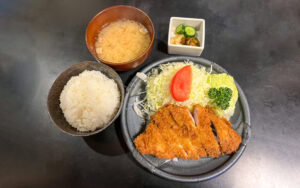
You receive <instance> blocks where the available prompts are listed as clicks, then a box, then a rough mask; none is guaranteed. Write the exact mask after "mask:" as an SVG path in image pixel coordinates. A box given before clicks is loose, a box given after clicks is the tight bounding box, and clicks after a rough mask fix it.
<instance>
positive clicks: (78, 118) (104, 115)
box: [60, 71, 120, 132]
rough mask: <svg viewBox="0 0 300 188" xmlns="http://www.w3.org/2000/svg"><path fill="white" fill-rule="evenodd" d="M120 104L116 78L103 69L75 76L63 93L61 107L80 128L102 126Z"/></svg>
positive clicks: (92, 129)
mask: <svg viewBox="0 0 300 188" xmlns="http://www.w3.org/2000/svg"><path fill="white" fill-rule="evenodd" d="M119 104H120V92H119V89H118V86H117V84H116V82H115V81H114V80H112V79H109V78H108V77H106V76H105V75H104V74H102V73H101V72H99V71H84V72H82V73H81V74H79V75H78V76H73V77H72V78H71V79H70V80H69V81H68V83H67V84H66V85H65V87H64V89H63V91H62V92H61V95H60V108H61V109H62V111H63V113H64V116H65V118H66V120H67V121H68V123H69V124H70V125H71V126H72V127H74V128H76V129H77V130H79V131H82V132H84V131H94V130H96V129H98V128H102V127H103V126H104V125H105V124H107V123H108V122H109V121H110V120H111V119H112V118H113V116H114V114H115V112H116V110H117V109H118V106H119Z"/></svg>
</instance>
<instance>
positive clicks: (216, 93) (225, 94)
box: [208, 87, 232, 110]
mask: <svg viewBox="0 0 300 188" xmlns="http://www.w3.org/2000/svg"><path fill="white" fill-rule="evenodd" d="M208 96H209V98H211V99H214V100H213V102H212V103H216V105H217V106H218V107H220V108H221V109H222V110H226V109H227V108H228V107H229V101H230V100H231V97H232V90H231V89H230V88H228V87H220V88H219V89H217V88H211V89H210V90H209V91H208Z"/></svg>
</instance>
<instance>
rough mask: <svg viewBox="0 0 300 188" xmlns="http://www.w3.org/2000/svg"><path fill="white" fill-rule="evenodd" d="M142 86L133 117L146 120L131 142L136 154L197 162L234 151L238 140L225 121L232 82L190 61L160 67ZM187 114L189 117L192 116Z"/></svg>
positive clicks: (234, 96)
mask: <svg viewBox="0 0 300 188" xmlns="http://www.w3.org/2000/svg"><path fill="white" fill-rule="evenodd" d="M159 69H160V70H161V71H160V72H158V69H153V70H152V72H151V73H150V75H148V76H147V75H146V76H144V77H143V79H144V80H145V81H146V95H145V98H144V99H143V100H144V101H143V103H141V102H140V101H137V103H139V104H140V106H141V108H142V109H137V108H135V110H136V111H137V114H139V115H141V114H142V113H145V114H146V115H149V116H151V118H150V121H149V123H148V125H147V128H146V130H145V132H144V133H142V134H140V135H139V136H138V137H137V138H136V139H135V140H134V143H135V145H136V147H137V149H138V151H139V152H141V153H142V154H152V155H155V156H156V157H159V158H167V159H173V158H174V157H179V158H183V159H196V160H197V159H199V158H200V157H219V156H220V155H221V154H231V153H233V152H235V151H236V150H237V149H238V147H239V145H240V143H241V137H240V135H239V134H237V133H236V132H235V130H234V129H232V125H231V123H230V122H229V121H228V119H229V118H230V117H231V116H232V115H233V113H234V109H235V104H236V102H237V99H238V90H237V88H236V86H235V83H234V79H233V78H232V76H230V75H228V74H225V73H223V74H211V73H209V72H207V71H206V70H205V68H204V67H200V66H198V65H195V64H193V63H192V62H189V61H187V62H177V63H169V64H163V65H160V67H159ZM192 114H193V115H192Z"/></svg>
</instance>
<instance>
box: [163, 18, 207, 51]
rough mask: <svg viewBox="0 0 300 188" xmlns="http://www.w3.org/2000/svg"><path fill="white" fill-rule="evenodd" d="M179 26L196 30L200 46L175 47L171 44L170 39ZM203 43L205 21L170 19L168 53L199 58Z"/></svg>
mask: <svg viewBox="0 0 300 188" xmlns="http://www.w3.org/2000/svg"><path fill="white" fill-rule="evenodd" d="M179 24H185V25H189V26H193V27H195V28H196V32H197V38H198V40H199V42H200V46H188V45H176V44H171V38H172V37H174V36H175V33H174V31H175V29H176V27H177V26H178V25H179ZM204 43H205V20H204V19H196V18H183V17H171V18H170V24H169V36H168V53H169V54H181V55H190V56H200V55H201V53H202V51H203V49H204Z"/></svg>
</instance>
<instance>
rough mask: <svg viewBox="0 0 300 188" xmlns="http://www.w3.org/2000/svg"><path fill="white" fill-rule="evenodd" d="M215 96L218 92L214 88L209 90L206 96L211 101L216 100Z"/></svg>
mask: <svg viewBox="0 0 300 188" xmlns="http://www.w3.org/2000/svg"><path fill="white" fill-rule="evenodd" d="M217 95H218V90H217V89H216V88H211V89H210V90H209V92H208V96H209V98H211V99H214V98H216V97H217Z"/></svg>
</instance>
